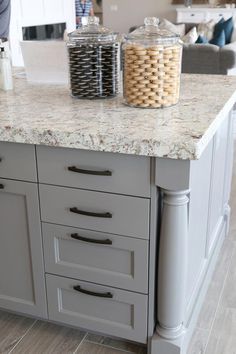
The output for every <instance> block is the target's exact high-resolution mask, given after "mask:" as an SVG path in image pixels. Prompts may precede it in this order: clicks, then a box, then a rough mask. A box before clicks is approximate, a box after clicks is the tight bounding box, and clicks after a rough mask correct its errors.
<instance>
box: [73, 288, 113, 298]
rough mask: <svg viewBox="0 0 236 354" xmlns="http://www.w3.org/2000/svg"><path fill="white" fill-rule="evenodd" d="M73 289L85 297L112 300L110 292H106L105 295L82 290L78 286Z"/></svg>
mask: <svg viewBox="0 0 236 354" xmlns="http://www.w3.org/2000/svg"><path fill="white" fill-rule="evenodd" d="M73 289H74V290H76V291H79V292H80V293H83V294H86V295H91V296H97V297H106V298H108V299H112V298H113V295H112V293H110V292H107V293H95V292H94V291H89V290H85V289H82V288H81V286H79V285H76V286H73Z"/></svg>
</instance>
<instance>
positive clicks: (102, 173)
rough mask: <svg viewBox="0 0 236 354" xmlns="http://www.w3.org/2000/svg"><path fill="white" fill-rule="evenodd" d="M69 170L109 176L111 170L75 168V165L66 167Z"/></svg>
mask: <svg viewBox="0 0 236 354" xmlns="http://www.w3.org/2000/svg"><path fill="white" fill-rule="evenodd" d="M68 170H69V171H72V172H76V173H82V174H84V175H94V176H111V175H112V172H111V171H108V170H107V171H93V170H84V169H82V168H77V167H75V166H70V167H68Z"/></svg>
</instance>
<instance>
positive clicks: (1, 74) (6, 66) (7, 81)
mask: <svg viewBox="0 0 236 354" xmlns="http://www.w3.org/2000/svg"><path fill="white" fill-rule="evenodd" d="M0 89H1V90H4V91H7V90H12V89H13V81H12V70H11V61H10V58H9V57H8V56H7V53H6V51H5V48H4V47H0Z"/></svg>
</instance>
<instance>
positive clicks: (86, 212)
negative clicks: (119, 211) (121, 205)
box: [70, 207, 112, 219]
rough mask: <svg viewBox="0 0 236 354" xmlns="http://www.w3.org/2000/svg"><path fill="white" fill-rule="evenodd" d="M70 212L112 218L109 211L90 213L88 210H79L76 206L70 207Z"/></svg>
mask: <svg viewBox="0 0 236 354" xmlns="http://www.w3.org/2000/svg"><path fill="white" fill-rule="evenodd" d="M70 212H71V213H75V214H79V215H85V216H93V217H95V218H108V219H110V218H112V214H111V213H92V212H90V211H84V210H79V209H77V208H75V207H74V208H70Z"/></svg>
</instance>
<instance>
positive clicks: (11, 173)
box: [0, 142, 37, 182]
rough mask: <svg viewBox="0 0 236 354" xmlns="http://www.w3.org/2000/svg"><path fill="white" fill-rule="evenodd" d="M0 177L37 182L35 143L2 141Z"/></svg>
mask: <svg viewBox="0 0 236 354" xmlns="http://www.w3.org/2000/svg"><path fill="white" fill-rule="evenodd" d="M0 177H1V178H10V179H16V180H23V181H29V182H36V181H37V171H36V159H35V147H34V145H27V144H16V143H6V142H0Z"/></svg>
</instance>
